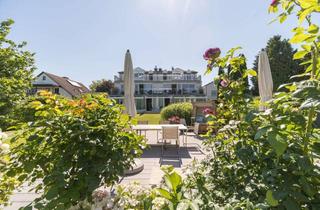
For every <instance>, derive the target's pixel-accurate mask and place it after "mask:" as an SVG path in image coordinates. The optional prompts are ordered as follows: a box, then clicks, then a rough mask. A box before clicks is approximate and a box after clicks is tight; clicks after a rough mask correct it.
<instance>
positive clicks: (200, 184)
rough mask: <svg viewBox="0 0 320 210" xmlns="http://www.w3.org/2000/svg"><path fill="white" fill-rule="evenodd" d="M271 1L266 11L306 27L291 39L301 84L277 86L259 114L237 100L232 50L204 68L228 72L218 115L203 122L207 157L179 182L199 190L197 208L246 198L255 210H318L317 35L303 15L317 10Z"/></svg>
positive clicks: (239, 84)
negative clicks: (207, 128)
mask: <svg viewBox="0 0 320 210" xmlns="http://www.w3.org/2000/svg"><path fill="white" fill-rule="evenodd" d="M274 2H275V3H273V5H272V6H271V8H270V10H271V11H276V10H277V8H278V7H280V6H281V7H282V8H283V10H284V12H283V13H281V14H280V17H279V18H280V21H283V20H284V19H283V18H284V17H286V16H287V15H289V14H291V13H293V12H294V13H297V14H298V17H299V19H300V21H301V22H302V21H304V20H305V19H306V20H307V25H308V27H307V28H306V29H305V28H303V27H302V26H299V27H298V28H296V29H294V33H295V34H294V37H293V38H292V39H291V40H290V42H291V43H295V44H301V45H302V47H301V50H300V51H298V52H297V53H296V54H295V55H294V59H302V60H304V59H305V60H307V61H306V62H304V63H303V65H306V71H305V73H303V74H301V75H297V76H296V77H300V78H303V79H304V80H302V81H299V82H291V83H288V84H284V85H282V87H283V88H285V89H286V92H277V93H275V94H274V98H273V99H272V100H270V101H269V102H268V103H267V104H264V105H265V106H267V107H268V108H267V109H266V110H265V111H263V112H259V111H258V106H257V105H258V104H255V102H254V101H252V99H251V98H246V97H245V95H243V92H244V91H243V90H244V88H243V81H241V80H238V81H235V80H232V79H230V78H232V77H231V76H232V74H233V73H236V72H239V71H240V68H239V66H240V65H241V63H242V62H243V61H241V58H240V57H237V56H235V57H233V52H234V50H231V51H229V52H228V53H227V56H225V57H213V58H212V59H210V60H209V67H211V68H212V67H218V68H219V67H220V68H221V67H222V68H224V67H225V65H227V66H230V68H231V69H232V71H230V72H229V73H223V74H220V75H219V78H218V81H221V82H220V84H223V85H221V89H220V94H219V99H220V101H219V105H218V116H217V118H216V117H215V116H208V118H209V119H211V125H212V127H213V128H215V129H217V130H218V132H217V134H216V135H212V137H211V138H210V139H209V140H207V145H208V147H209V148H211V150H212V154H211V156H209V157H207V159H206V160H204V161H202V162H201V163H200V164H197V165H195V166H194V167H193V171H192V173H191V174H190V175H189V176H188V178H187V181H186V183H187V185H188V187H189V188H194V189H198V192H199V193H198V195H199V196H200V199H201V200H202V201H203V205H202V206H201V209H211V205H212V204H219V205H225V204H227V203H232V202H243V201H244V200H245V199H247V200H249V201H250V202H252V203H253V204H254V205H255V206H258V208H259V209H263V208H268V209H287V210H300V209H320V166H319V163H317V161H319V158H320V130H319V129H318V128H315V127H314V121H315V119H316V115H317V113H319V112H320V97H319V96H320V81H319V79H320V64H319V61H320V55H319V48H320V44H319V38H320V36H319V28H318V26H317V25H315V24H313V23H312V19H311V16H310V14H311V13H312V12H319V11H320V4H319V3H318V1H304V0H299V1H286V0H284V1H274ZM309 58H311V59H310V60H309ZM209 71H211V69H209ZM246 72H247V73H250V72H251V70H248V71H246ZM246 72H242V74H243V78H245V77H246ZM252 76H254V75H252ZM222 81H223V83H222Z"/></svg>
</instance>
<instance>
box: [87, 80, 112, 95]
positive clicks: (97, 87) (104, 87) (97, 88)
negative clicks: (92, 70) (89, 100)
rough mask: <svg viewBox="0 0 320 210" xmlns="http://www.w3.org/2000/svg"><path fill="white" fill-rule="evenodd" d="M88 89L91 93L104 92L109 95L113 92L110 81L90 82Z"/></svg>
mask: <svg viewBox="0 0 320 210" xmlns="http://www.w3.org/2000/svg"><path fill="white" fill-rule="evenodd" d="M90 89H91V90H92V91H93V92H105V93H108V94H110V93H111V92H112V91H113V90H115V86H114V83H113V82H112V81H111V80H105V79H102V80H96V81H92V84H91V85H90Z"/></svg>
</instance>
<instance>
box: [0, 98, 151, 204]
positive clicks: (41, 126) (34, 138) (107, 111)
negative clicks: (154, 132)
mask: <svg viewBox="0 0 320 210" xmlns="http://www.w3.org/2000/svg"><path fill="white" fill-rule="evenodd" d="M31 103H32V106H33V108H34V109H35V110H36V112H35V116H36V118H35V119H36V120H35V121H33V122H30V123H28V124H25V125H24V126H21V127H19V128H17V129H19V130H20V132H19V133H18V134H17V136H16V137H14V138H13V139H12V142H21V143H20V144H19V145H17V146H16V147H15V148H12V152H11V154H10V158H11V159H10V161H9V163H8V164H7V166H6V167H5V168H4V169H2V170H3V172H4V174H5V175H6V176H8V177H9V178H10V177H17V178H18V180H19V181H21V183H25V182H29V183H33V182H35V181H36V180H38V179H41V180H42V183H40V184H38V185H36V187H35V190H36V191H39V190H40V191H43V194H42V196H41V197H40V198H39V199H36V200H35V201H34V202H33V204H32V205H35V208H36V209H69V208H70V207H71V206H75V205H77V204H79V203H81V202H84V201H88V202H91V201H92V192H93V191H94V190H95V189H96V188H98V187H99V186H101V185H104V184H106V185H109V186H110V185H112V184H114V183H115V182H117V181H118V180H119V178H120V176H121V175H122V174H123V172H124V170H125V169H126V168H128V167H129V166H130V165H131V164H132V163H133V159H134V158H135V157H138V156H139V155H140V154H141V153H142V147H143V146H145V144H144V141H143V137H141V136H138V135H137V134H135V133H134V132H128V130H129V126H130V124H131V123H130V121H129V117H128V116H127V115H123V114H122V111H123V110H122V106H120V105H117V104H116V103H115V102H114V101H113V100H111V99H108V98H106V97H105V95H87V96H83V97H82V98H80V99H77V100H68V99H64V98H61V97H59V96H57V95H53V94H51V93H48V92H42V93H41V95H40V98H38V99H36V100H34V101H32V102H31ZM1 185H2V183H1V184H0V189H1Z"/></svg>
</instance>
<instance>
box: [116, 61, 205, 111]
mask: <svg viewBox="0 0 320 210" xmlns="http://www.w3.org/2000/svg"><path fill="white" fill-rule="evenodd" d="M123 79H124V72H123V71H120V72H118V75H117V76H115V77H114V84H115V87H116V88H115V89H116V91H113V92H112V93H111V94H110V97H111V98H114V99H115V100H117V101H118V102H119V103H123V97H124V85H123ZM134 82H135V102H136V108H137V111H138V112H140V113H141V112H159V111H160V110H161V109H162V108H163V107H165V106H167V105H169V104H170V103H176V102H196V101H207V100H208V98H207V96H206V95H205V94H204V93H203V90H202V87H201V76H200V75H198V72H196V71H192V70H183V69H180V68H172V69H171V70H166V69H162V68H157V67H155V68H154V69H153V70H149V71H148V70H144V69H142V68H140V67H137V68H135V69H134Z"/></svg>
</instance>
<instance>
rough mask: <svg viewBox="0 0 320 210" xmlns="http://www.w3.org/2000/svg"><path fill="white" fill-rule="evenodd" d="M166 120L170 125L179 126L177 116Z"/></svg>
mask: <svg viewBox="0 0 320 210" xmlns="http://www.w3.org/2000/svg"><path fill="white" fill-rule="evenodd" d="M168 120H169V122H170V123H172V124H179V123H180V118H179V117H178V116H172V117H170V118H169V119H168Z"/></svg>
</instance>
